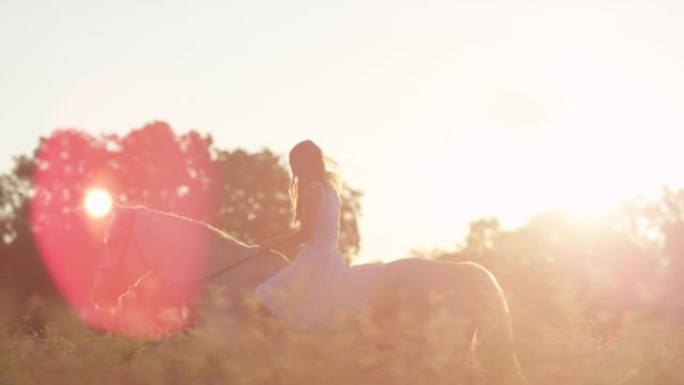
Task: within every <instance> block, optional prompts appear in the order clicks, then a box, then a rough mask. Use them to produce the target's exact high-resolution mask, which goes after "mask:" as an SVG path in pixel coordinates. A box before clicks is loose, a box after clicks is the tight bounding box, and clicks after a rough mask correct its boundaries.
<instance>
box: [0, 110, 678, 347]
mask: <svg viewBox="0 0 684 385" xmlns="http://www.w3.org/2000/svg"><path fill="white" fill-rule="evenodd" d="M237 147H239V146H237ZM454 177H455V178H457V176H454ZM92 186H98V187H101V188H104V189H106V190H107V191H109V192H110V194H111V195H112V197H113V199H114V200H115V201H116V202H119V203H121V204H128V205H144V206H147V207H150V208H153V209H157V210H161V211H165V212H173V213H177V214H180V215H183V216H187V217H190V218H194V219H197V220H199V221H203V222H206V223H209V224H211V225H213V226H215V227H217V228H219V229H221V230H223V231H225V232H226V233H228V234H230V235H232V236H234V237H235V238H237V239H240V240H242V241H244V242H246V243H258V242H260V241H262V240H264V239H266V238H269V237H272V236H274V235H277V234H282V233H284V232H286V231H288V230H289V229H290V228H289V227H290V226H291V218H292V214H291V206H290V200H289V195H288V187H289V174H288V171H287V167H286V165H285V164H284V162H283V160H282V159H281V157H280V156H279V155H278V154H274V153H272V152H271V151H269V150H267V149H263V150H261V151H258V152H252V153H250V152H247V151H244V150H242V149H239V148H238V149H235V150H225V149H221V148H218V147H217V146H216V145H215V144H214V143H213V140H212V137H211V136H210V135H206V134H201V133H199V132H196V131H189V132H187V133H183V134H176V133H175V132H174V131H173V130H172V128H171V127H170V126H169V125H168V124H167V123H164V122H153V123H151V124H148V125H145V126H144V127H142V128H139V129H135V130H132V131H130V132H129V133H127V134H126V135H123V136H118V135H113V134H107V135H100V136H93V135H90V134H87V133H85V132H82V131H78V130H56V131H54V132H52V133H51V134H50V135H48V136H46V137H43V138H41V139H40V141H39V143H38V145H37V148H36V149H35V151H34V152H33V153H32V154H30V155H22V156H19V157H17V158H15V160H14V166H13V168H12V169H11V171H9V172H7V173H5V174H2V175H0V309H3V311H2V312H0V314H1V315H0V324H2V323H5V324H7V323H9V324H13V323H16V322H17V321H18V320H19V321H21V322H24V323H26V322H33V321H35V322H38V323H40V320H34V319H33V318H31V314H32V313H31V311H32V306H34V304H35V302H36V301H48V302H52V301H61V300H62V299H63V298H62V295H61V294H60V293H61V292H60V290H59V289H58V287H59V288H62V289H63V287H62V286H63V285H65V284H67V283H65V282H55V280H53V279H52V278H51V276H50V274H49V272H48V268H47V267H49V266H50V264H60V265H65V266H68V267H69V271H70V274H72V275H73V276H74V277H88V276H92V274H93V272H94V269H95V267H96V265H97V262H98V258H99V255H100V252H101V250H102V236H103V232H104V228H105V226H106V223H105V222H106V221H105V220H97V219H94V218H90V217H88V216H87V215H86V214H85V212H84V209H83V204H82V202H83V198H84V194H85V192H86V191H87V190H88V188H90V187H92ZM502 193H504V192H502ZM361 196H362V194H361V192H360V191H358V190H355V189H353V188H350V187H348V186H347V187H345V189H344V191H343V194H342V198H343V199H342V200H343V212H342V223H341V235H340V248H341V250H342V252H343V253H344V255H345V256H346V258H347V259H349V260H351V259H352V258H353V257H354V256H355V255H356V253H357V252H358V251H359V247H360V235H359V231H358V226H357V220H358V218H359V215H360V212H361V203H360V200H361ZM282 251H283V252H284V253H285V254H287V255H289V256H293V254H294V253H295V252H296V250H295V249H290V248H286V249H283V250H282ZM416 255H417V256H421V257H427V258H435V259H440V260H448V261H465V260H469V261H475V262H478V263H481V264H482V265H484V266H485V267H487V268H489V269H490V270H491V271H492V272H493V273H494V274H495V276H496V277H497V278H498V280H499V281H500V283H501V286H502V288H503V290H504V292H505V293H506V295H507V297H508V299H509V302H510V305H511V311H512V313H513V316H514V319H518V320H520V319H525V320H530V319H531V320H543V321H544V322H551V323H555V322H563V320H567V319H585V320H590V321H591V322H594V323H595V324H596V325H602V326H601V328H602V329H601V333H603V334H604V335H605V337H606V338H609V337H610V336H611V335H614V334H617V333H619V332H620V330H621V329H622V327H623V325H624V323H625V322H626V320H629V319H630V316H634V317H642V318H643V317H646V318H648V319H651V320H652V319H659V320H681V319H682V318H684V300H682V299H681V295H680V293H681V292H682V291H683V290H682V289H683V288H684V283H682V281H683V280H682V277H684V191H683V190H677V189H672V188H668V187H663V189H662V193H661V195H660V197H658V198H657V199H646V198H644V197H641V196H638V195H635V196H633V197H631V198H629V199H625V200H624V201H623V202H621V203H620V204H619V205H618V206H616V208H615V209H613V210H612V211H610V212H607V213H605V214H604V215H602V216H600V217H599V216H597V217H592V218H588V217H582V216H578V215H572V214H571V213H568V212H564V211H562V210H549V211H547V212H544V213H540V214H538V215H537V216H535V217H533V218H532V219H530V221H529V222H528V223H527V224H526V225H524V226H522V227H520V228H516V229H502V228H501V226H500V224H499V222H498V220H497V219H496V218H480V219H475V220H473V221H472V222H471V224H470V231H469V233H468V234H467V236H466V237H465V238H464V239H462V240H460V242H459V239H457V237H456V236H455V237H454V247H453V249H452V250H431V251H421V252H416ZM46 266H47V267H46ZM67 281H68V279H67ZM75 281H79V280H75ZM81 281H84V280H81ZM85 281H87V280H85ZM72 289H74V290H72V291H73V292H75V293H77V294H74V295H73V298H69V300H70V301H72V302H76V303H82V304H84V303H86V302H87V301H88V290H89V288H88V287H85V286H83V287H76V288H72ZM62 291H63V290H62ZM72 291H70V292H72ZM37 299H38V300H37ZM632 318H633V317H632Z"/></svg>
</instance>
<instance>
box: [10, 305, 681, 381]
mask: <svg viewBox="0 0 684 385" xmlns="http://www.w3.org/2000/svg"><path fill="white" fill-rule="evenodd" d="M48 316H49V317H48V319H49V321H48V323H47V326H46V328H45V333H44V335H42V336H41V335H35V334H31V333H21V332H17V331H16V329H15V328H6V329H4V330H2V331H1V332H0V384H1V385H20V384H22V385H23V384H55V385H59V384H64V385H72V384H102V385H107V384H245V385H247V384H264V385H266V384H269V385H270V384H282V385H286V384H287V385H289V384H292V385H295V384H297V385H299V384H326V385H336V384H431V385H432V384H458V383H466V382H468V381H474V380H472V379H471V380H468V379H467V378H468V375H467V368H468V366H469V363H468V362H466V361H467V360H464V359H463V358H457V353H456V351H457V350H459V348H456V349H454V347H453V346H452V344H449V343H448V342H450V341H454V340H455V338H452V337H453V336H450V335H448V334H444V333H443V332H442V331H434V332H431V333H427V334H423V335H421V336H420V337H421V338H415V337H416V335H415V334H414V335H412V334H411V333H410V327H407V330H408V331H409V332H407V333H404V334H403V338H401V339H386V338H385V339H379V338H375V337H376V336H374V335H373V333H375V331H374V330H372V328H368V329H366V330H364V331H362V332H361V333H358V332H356V333H297V332H293V331H290V330H286V329H284V328H283V327H281V326H279V325H277V324H275V323H273V322H271V321H269V320H263V319H261V320H258V322H259V323H260V327H258V328H249V329H248V330H249V331H243V332H238V331H237V330H238V329H237V327H236V325H234V324H233V323H232V321H231V320H230V319H228V318H225V317H220V316H216V317H213V318H210V319H207V320H206V321H205V322H204V323H203V324H202V325H201V326H200V327H197V328H195V329H193V330H192V331H190V332H189V333H187V334H182V335H176V336H172V337H169V338H164V339H147V340H142V339H131V338H124V337H116V336H111V335H104V334H101V333H96V332H94V331H92V330H90V329H88V328H86V327H85V326H84V325H83V324H82V323H81V322H80V320H78V318H77V317H76V316H75V315H74V314H73V313H71V312H70V311H69V310H66V309H61V308H59V307H57V308H56V309H53V310H51V311H50V312H49V314H48ZM523 318H524V317H523ZM514 327H515V344H516V348H517V351H518V355H519V359H520V362H521V365H522V367H523V370H524V374H525V376H526V377H527V379H528V380H529V383H530V384H533V385H536V384H539V385H541V384H544V385H546V384H556V385H563V384H586V385H637V384H638V385H645V384H662V385H676V384H684V372H683V371H682V370H681V363H680V362H681V361H680V360H681V357H684V327H682V326H676V325H672V324H667V323H656V322H649V321H647V320H644V319H639V318H638V317H632V318H630V319H628V320H626V322H625V326H624V328H623V330H622V331H621V333H619V334H617V335H612V336H608V337H606V336H605V335H603V334H602V333H601V332H600V328H599V327H598V325H597V324H596V322H589V321H587V320H583V319H579V318H578V319H573V320H571V319H565V320H561V321H558V320H556V321H553V322H551V321H544V322H541V321H535V320H533V319H517V318H516V319H515V320H514Z"/></svg>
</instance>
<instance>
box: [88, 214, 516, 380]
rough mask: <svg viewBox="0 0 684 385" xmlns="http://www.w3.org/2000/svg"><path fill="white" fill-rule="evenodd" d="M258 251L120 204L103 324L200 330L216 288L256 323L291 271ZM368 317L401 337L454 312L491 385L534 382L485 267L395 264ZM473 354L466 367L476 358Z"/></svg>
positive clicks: (103, 270)
mask: <svg viewBox="0 0 684 385" xmlns="http://www.w3.org/2000/svg"><path fill="white" fill-rule="evenodd" d="M257 250H259V249H258V248H255V247H253V246H248V245H245V244H243V243H241V242H239V241H236V240H234V239H232V238H231V237H229V236H227V235H226V234H224V233H222V232H221V231H219V230H217V229H215V228H213V227H211V226H208V225H206V224H203V223H201V222H197V221H193V220H190V219H187V218H183V217H179V216H175V215H170V214H165V213H160V212H156V211H152V210H149V209H145V208H143V207H121V206H117V207H116V208H115V210H114V213H113V217H112V220H111V222H110V226H109V229H108V234H107V239H106V245H105V248H104V252H103V255H102V258H101V261H100V263H99V267H98V269H97V271H96V275H95V281H94V285H93V291H92V297H93V300H94V304H95V306H96V307H97V308H98V309H100V310H104V313H106V314H109V315H118V317H102V318H101V320H100V322H99V324H97V325H96V326H97V327H100V328H107V329H111V328H116V327H119V328H124V327H130V326H131V325H133V329H128V330H124V332H128V333H133V334H135V333H136V332H138V333H140V332H141V331H142V330H148V329H149V327H150V326H151V325H154V326H157V327H164V328H166V329H175V330H179V329H184V328H187V327H189V326H192V324H193V322H194V317H192V316H190V315H189V314H190V313H194V310H196V308H199V307H201V305H198V304H201V303H203V302H202V301H201V300H200V298H201V297H202V295H203V293H204V292H205V291H204V289H205V287H207V286H210V285H215V286H218V287H220V288H221V289H222V292H224V293H226V294H228V295H229V296H230V298H228V299H226V301H228V302H229V303H231V304H232V305H231V306H227V307H226V309H227V311H228V313H230V315H231V316H232V317H233V318H235V319H236V320H237V321H238V322H239V321H245V320H246V319H247V318H248V317H250V315H249V314H247V313H246V311H245V308H246V307H245V306H243V304H245V301H244V299H245V298H252V294H253V292H254V290H255V289H256V287H257V286H258V285H259V284H260V283H262V282H264V281H265V280H266V279H267V278H268V277H270V276H272V275H273V274H275V273H276V272H277V271H278V270H280V269H282V268H283V267H285V266H286V265H287V264H288V263H289V261H288V260H287V259H286V258H285V257H284V256H283V255H281V254H279V253H277V252H275V251H266V252H264V251H262V252H258V253H257V252H256V251H257ZM143 282H144V283H145V284H142V283H143ZM435 298H438V299H439V300H438V301H436V300H435ZM247 302H249V300H247ZM252 303H254V301H253V300H252ZM179 304H184V305H188V306H186V307H180V306H179ZM150 309H153V311H152V313H154V314H153V315H150V313H151V312H150ZM179 309H182V311H181V310H179ZM187 310H190V311H189V312H188V311H187ZM364 310H368V311H366V312H365V313H364V314H371V315H372V318H371V319H372V320H373V322H375V323H377V324H378V325H382V327H385V328H386V330H389V331H391V332H392V333H394V332H396V331H397V329H396V328H392V326H391V325H392V324H395V325H396V321H397V320H399V319H401V318H402V316H403V315H405V314H411V315H412V316H413V318H411V319H412V321H411V322H412V323H411V324H410V325H411V327H412V328H414V327H418V328H420V327H427V326H428V324H429V321H430V319H431V317H433V316H434V315H435V314H436V313H437V312H438V311H440V314H443V313H446V314H448V315H449V316H450V317H452V318H453V319H456V320H458V321H459V322H458V325H459V330H458V331H455V332H453V333H449V334H448V335H449V336H454V335H456V336H460V337H459V338H461V339H462V340H461V341H453V344H454V346H457V345H458V344H459V343H460V345H458V346H470V349H469V352H475V353H474V356H475V357H476V359H477V362H479V364H478V365H477V367H478V368H479V369H480V372H481V373H480V374H479V375H480V376H481V378H483V379H484V383H486V384H492V385H494V384H496V385H505V384H522V383H524V380H523V379H522V376H521V372H520V367H519V364H518V361H517V358H516V355H515V353H514V349H513V343H512V333H511V320H510V315H509V311H508V305H507V303H506V300H505V297H504V295H503V293H502V291H501V289H500V287H499V285H498V283H497V281H496V279H495V278H494V276H493V275H492V274H491V273H490V272H488V271H487V270H486V269H485V268H483V267H482V266H480V265H477V264H475V263H471V262H463V263H452V262H440V261H434V260H429V259H420V258H410V259H403V260H398V261H395V262H389V263H387V264H386V265H385V266H384V268H383V270H382V273H381V274H380V275H379V276H378V278H377V282H376V283H375V289H374V291H373V294H372V295H371V298H370V300H369V302H368V304H367V306H366V308H365V309H364ZM443 310H446V312H444V311H443ZM104 313H103V314H104ZM103 320H109V321H103ZM111 320H116V321H115V322H116V323H115V324H112V323H111V322H112V321H111ZM352 320H353V317H352ZM107 322H110V323H109V324H107ZM349 324H350V325H352V324H353V321H350V322H349ZM359 325H361V324H356V325H355V326H356V327H357V328H358V327H360V326H359ZM136 327H137V329H136ZM361 327H362V326H361ZM131 330H133V331H131ZM418 331H420V329H418ZM445 343H446V342H445ZM463 354H464V356H463V357H461V359H465V357H466V354H467V352H463Z"/></svg>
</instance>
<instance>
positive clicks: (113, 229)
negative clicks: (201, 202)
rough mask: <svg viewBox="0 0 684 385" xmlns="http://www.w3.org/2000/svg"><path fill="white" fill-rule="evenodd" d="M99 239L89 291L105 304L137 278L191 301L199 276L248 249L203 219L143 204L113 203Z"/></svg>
mask: <svg viewBox="0 0 684 385" xmlns="http://www.w3.org/2000/svg"><path fill="white" fill-rule="evenodd" d="M105 242H106V244H105V248H104V252H103V255H102V258H101V260H100V264H99V266H98V269H97V271H96V275H95V281H94V285H93V292H92V296H93V300H94V301H95V303H96V304H98V305H99V306H100V307H109V308H111V307H115V306H118V302H119V300H120V298H119V297H120V296H121V295H122V294H123V293H125V292H126V291H127V290H128V289H130V288H131V287H134V286H138V285H140V284H141V282H143V283H147V284H149V285H151V286H154V287H153V288H152V289H154V290H156V291H157V292H158V296H159V297H162V296H164V295H166V296H167V298H166V299H165V300H168V299H169V298H168V297H169V296H172V297H174V298H176V299H179V298H180V299H182V301H184V302H192V299H193V296H194V295H196V292H197V291H198V290H199V287H198V286H200V285H201V284H202V283H203V282H201V281H202V279H203V278H205V277H207V276H209V275H211V274H212V273H215V272H216V271H219V270H220V269H223V268H226V267H230V266H231V265H232V264H234V263H237V262H239V261H241V260H243V259H245V258H247V257H248V256H249V255H251V254H252V253H253V252H254V250H253V249H252V248H251V247H249V246H247V245H245V244H243V243H241V242H238V241H236V240H234V239H232V238H230V237H228V236H226V235H225V234H224V233H222V232H220V231H219V230H217V229H215V228H213V227H211V226H208V225H206V224H204V223H201V222H197V221H194V220H191V219H187V218H183V217H180V216H176V215H172V214H166V213H161V212H157V211H153V210H148V209H145V208H143V207H135V208H132V207H122V206H116V207H115V210H114V213H113V217H112V220H111V222H110V225H109V228H108V231H107V235H106V241H105ZM150 272H154V274H150ZM142 277H150V279H147V280H144V281H141V278H142ZM148 289H149V288H148ZM148 289H146V291H149V290H148Z"/></svg>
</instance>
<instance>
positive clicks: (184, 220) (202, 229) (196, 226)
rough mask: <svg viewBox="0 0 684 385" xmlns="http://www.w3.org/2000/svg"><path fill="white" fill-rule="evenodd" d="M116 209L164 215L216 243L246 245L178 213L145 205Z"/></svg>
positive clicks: (210, 226) (212, 227)
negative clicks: (207, 236)
mask: <svg viewBox="0 0 684 385" xmlns="http://www.w3.org/2000/svg"><path fill="white" fill-rule="evenodd" d="M118 209H120V210H125V211H131V212H133V211H143V212H147V213H148V214H152V215H153V216H157V217H164V218H165V219H170V220H172V221H174V222H176V223H178V224H181V225H183V226H186V227H187V228H189V229H190V230H191V231H196V232H199V233H203V234H208V235H210V237H211V238H212V239H211V240H212V241H214V242H217V243H226V242H233V243H236V244H238V245H240V246H247V245H246V244H245V243H244V242H241V241H239V240H237V239H235V238H234V237H232V236H230V235H229V234H227V233H226V232H224V231H222V230H220V229H218V228H217V227H214V226H212V225H210V224H208V223H205V222H201V221H198V220H196V219H192V218H188V217H184V216H182V215H179V214H174V213H168V212H163V211H158V210H154V209H151V208H148V207H145V206H141V205H138V206H118Z"/></svg>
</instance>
